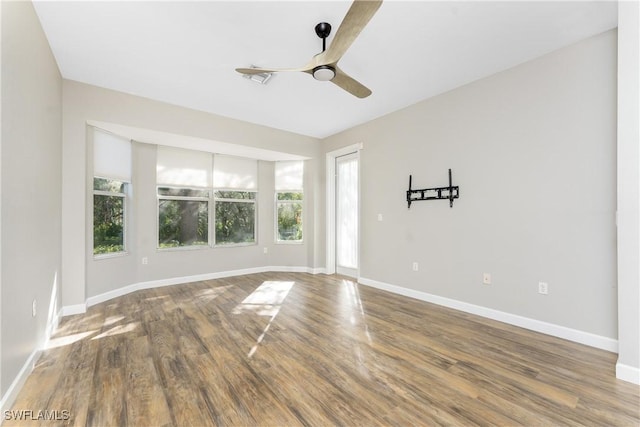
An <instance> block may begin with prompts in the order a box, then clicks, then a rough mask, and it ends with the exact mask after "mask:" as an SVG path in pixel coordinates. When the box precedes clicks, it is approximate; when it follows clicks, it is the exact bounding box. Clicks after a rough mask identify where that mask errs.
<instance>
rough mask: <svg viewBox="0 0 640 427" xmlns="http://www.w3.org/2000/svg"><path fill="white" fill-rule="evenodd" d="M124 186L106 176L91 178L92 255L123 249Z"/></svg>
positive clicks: (122, 183)
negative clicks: (92, 191)
mask: <svg viewBox="0 0 640 427" xmlns="http://www.w3.org/2000/svg"><path fill="white" fill-rule="evenodd" d="M124 186H125V183H124V182H121V181H115V180H111V179H106V178H94V180H93V189H94V195H93V254H94V255H101V254H108V253H115V252H123V251H124V203H125V198H124ZM110 193H111V194H110Z"/></svg>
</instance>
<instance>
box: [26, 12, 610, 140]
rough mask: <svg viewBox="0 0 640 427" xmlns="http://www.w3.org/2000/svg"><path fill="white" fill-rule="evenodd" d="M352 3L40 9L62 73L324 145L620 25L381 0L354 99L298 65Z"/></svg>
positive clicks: (354, 52)
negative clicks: (254, 69)
mask: <svg viewBox="0 0 640 427" xmlns="http://www.w3.org/2000/svg"><path fill="white" fill-rule="evenodd" d="M350 4H351V3H350V2H346V1H319V2H303V1H280V2H270V1H233V2H232V1H227V2H222V1H209V2H205V1H200V2H167V1H144V2H127V1H120V2H110V1H106V2H90V1H75V2H74V1H72V2H56V1H45V2H34V5H35V8H36V12H37V14H38V16H39V17H40V21H41V22H42V26H43V28H44V31H45V33H46V36H47V38H48V40H49V43H50V44H51V48H52V50H53V53H54V55H55V58H56V60H57V62H58V66H59V67H60V71H61V73H62V76H63V77H64V78H66V79H70V80H77V81H80V82H84V83H89V84H92V85H96V86H101V87H105V88H109V89H113V90H117V91H121V92H126V93H131V94H135V95H140V96H143V97H147V98H151V99H156V100H159V101H164V102H168V103H171V104H176V105H180V106H184V107H189V108H193V109H197V110H203V111H207V112H211V113H215V114H219V115H222V116H227V117H232V118H236V119H240V120H245V121H248V122H252V123H257V124H262V125H266V126H270V127H274V128H278V129H284V130H288V131H291V132H296V133H300V134H303V135H309V136H313V137H318V138H324V137H327V136H329V135H332V134H335V133H337V132H340V131H342V130H344V129H348V128H350V127H353V126H355V125H357V124H360V123H364V122H367V121H369V120H372V119H374V118H376V117H379V116H382V115H384V114H387V113H390V112H392V111H395V110H398V109H400V108H403V107H406V106H408V105H411V104H414V103H416V102H418V101H421V100H423V99H426V98H429V97H432V96H434V95H437V94H439V93H442V92H445V91H448V90H451V89H453V88H455V87H458V86H461V85H464V84H466V83H469V82H471V81H474V80H477V79H479V78H482V77H485V76H488V75H491V74H494V73H496V72H498V71H501V70H504V69H507V68H510V67H513V66H514V65H517V64H520V63H522V62H525V61H528V60H530V59H533V58H535V57H538V56H540V55H543V54H545V53H547V52H550V51H553V50H555V49H558V48H560V47H563V46H566V45H569V44H571V43H574V42H576V41H579V40H581V39H584V38H586V37H589V36H591V35H595V34H598V33H601V32H603V31H606V30H609V29H611V28H615V27H616V26H617V3H616V2H611V1H604V2H582V1H569V2H558V1H550V2H542V1H533V2H524V1H512V2H507V1H502V2H484V1H472V2H462V1H444V2H435V1H424V2H418V1H409V2H407V1H393V0H390V1H386V2H385V3H383V4H382V6H381V7H380V9H379V10H378V13H377V14H376V15H375V16H374V17H373V19H372V20H371V21H370V22H369V25H368V26H367V27H366V28H365V29H364V30H363V31H362V33H361V34H360V37H359V38H358V39H357V40H356V41H355V43H354V44H353V45H352V46H351V48H350V49H349V50H348V51H347V52H346V54H345V55H344V57H343V58H342V60H341V61H340V62H339V65H340V67H341V68H342V69H343V70H344V71H345V72H347V73H348V74H350V75H351V76H352V77H354V78H355V79H357V80H358V81H360V82H361V83H363V84H364V85H365V86H367V87H369V88H370V89H371V90H372V91H373V94H372V95H371V96H370V97H368V98H365V99H358V98H356V97H354V96H352V95H350V94H348V93H347V92H345V91H343V90H341V89H340V88H338V87H337V86H335V85H334V84H332V83H327V82H319V81H315V80H314V79H313V78H312V77H311V76H310V75H308V74H304V73H281V74H277V75H275V76H274V77H273V78H272V79H271V81H269V83H268V84H267V85H260V84H257V83H254V82H252V81H250V80H248V79H246V78H243V77H242V76H241V75H240V74H238V73H236V72H235V70H234V69H235V68H236V67H248V66H250V65H252V64H254V65H257V66H262V67H278V68H287V67H298V66H302V65H304V64H306V63H307V62H308V61H309V60H310V59H311V57H312V56H313V55H314V54H316V53H318V52H320V51H321V50H322V48H321V40H320V39H319V38H318V37H317V36H316V35H315V32H314V27H315V25H316V24H317V23H318V22H321V21H326V22H329V23H330V24H331V25H332V26H333V30H332V35H331V36H330V37H329V39H328V43H330V42H331V39H332V36H333V34H335V31H336V29H337V27H338V26H339V24H340V22H341V21H342V18H343V17H344V15H345V13H346V12H347V10H348V9H349V6H350Z"/></svg>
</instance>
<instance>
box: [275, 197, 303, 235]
mask: <svg viewBox="0 0 640 427" xmlns="http://www.w3.org/2000/svg"><path fill="white" fill-rule="evenodd" d="M277 195H278V200H277V206H278V240H279V241H302V193H301V192H300V193H289V192H287V193H277Z"/></svg>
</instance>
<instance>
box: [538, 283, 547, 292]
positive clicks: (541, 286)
mask: <svg viewBox="0 0 640 427" xmlns="http://www.w3.org/2000/svg"><path fill="white" fill-rule="evenodd" d="M538 293H539V294H543V295H547V294H548V293H549V284H548V283H547V282H538Z"/></svg>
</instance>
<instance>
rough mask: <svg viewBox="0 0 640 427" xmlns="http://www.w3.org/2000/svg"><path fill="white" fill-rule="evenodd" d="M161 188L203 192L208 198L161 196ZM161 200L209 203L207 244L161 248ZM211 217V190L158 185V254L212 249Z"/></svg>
mask: <svg viewBox="0 0 640 427" xmlns="http://www.w3.org/2000/svg"><path fill="white" fill-rule="evenodd" d="M161 188H170V189H175V190H192V191H203V192H206V193H207V196H206V197H204V196H164V195H160V189H161ZM161 200H177V201H192V202H207V244H206V245H184V246H170V247H166V248H163V247H160V201H161ZM211 217H212V212H211V189H210V188H203V187H195V186H179V185H165V184H156V250H157V251H158V252H169V251H193V250H201V249H207V248H211V247H212V243H211V242H212V235H211Z"/></svg>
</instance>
